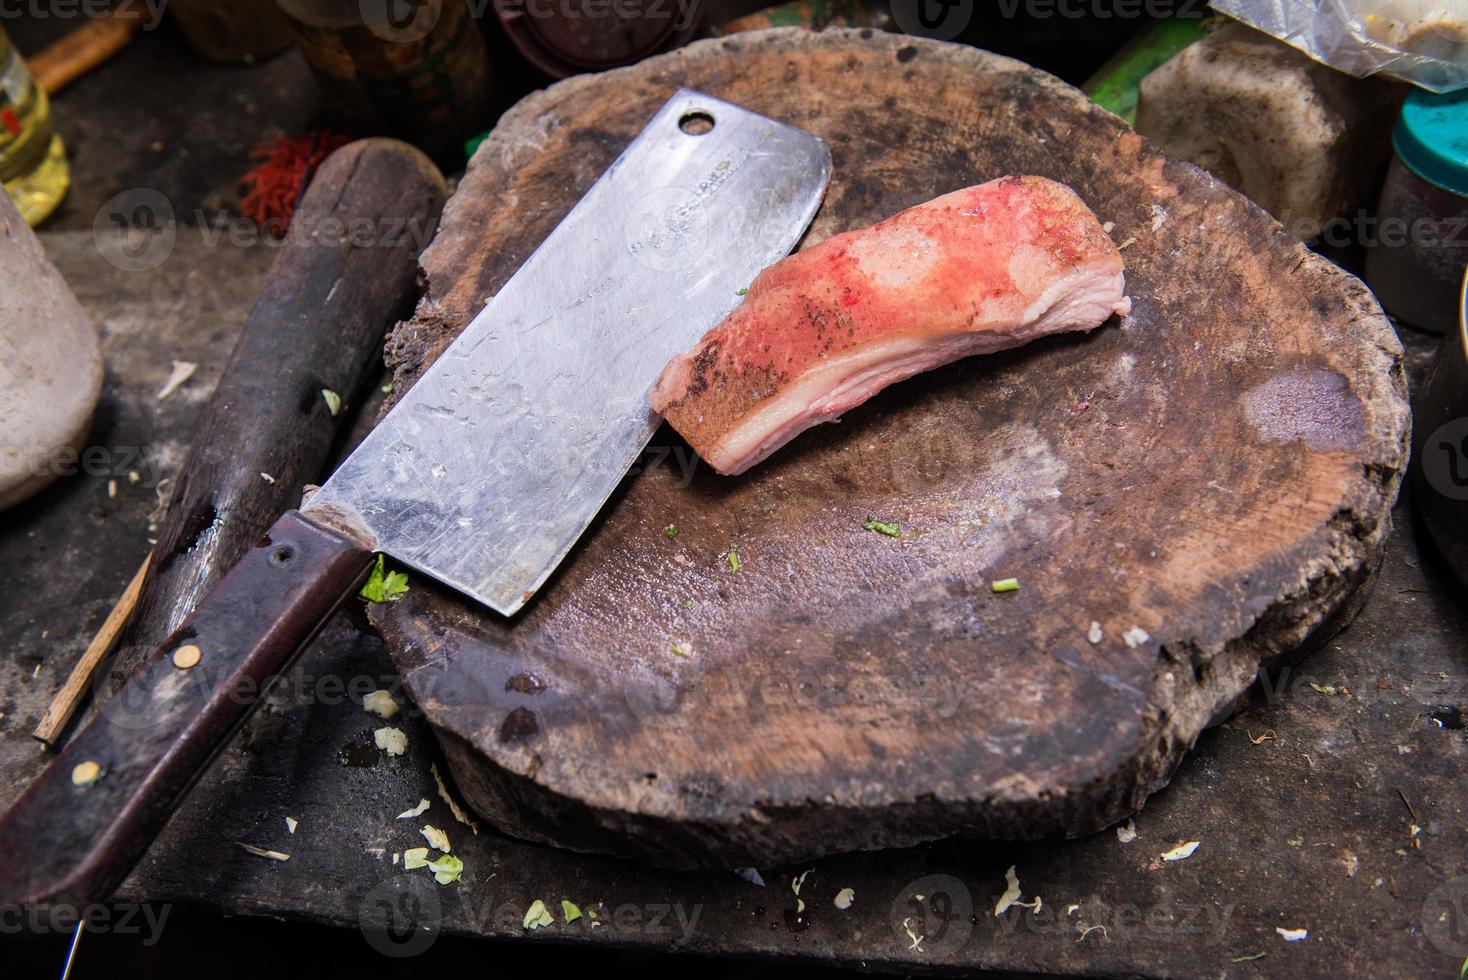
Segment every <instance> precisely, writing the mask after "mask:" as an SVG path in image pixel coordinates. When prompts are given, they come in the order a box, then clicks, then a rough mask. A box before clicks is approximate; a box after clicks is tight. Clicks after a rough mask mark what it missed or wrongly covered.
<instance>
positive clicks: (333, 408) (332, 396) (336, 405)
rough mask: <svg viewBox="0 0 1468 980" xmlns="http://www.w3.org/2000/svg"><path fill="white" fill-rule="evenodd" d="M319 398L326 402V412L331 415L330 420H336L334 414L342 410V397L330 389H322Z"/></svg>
mask: <svg viewBox="0 0 1468 980" xmlns="http://www.w3.org/2000/svg"><path fill="white" fill-rule="evenodd" d="M321 397H322V399H323V400H325V402H326V410H327V411H328V412H330V413H331V417H332V418H336V413H337V412H340V411H341V410H342V396H341V395H338V394H337V393H336V392H334V391H332V390H331V389H330V388H322V389H321Z"/></svg>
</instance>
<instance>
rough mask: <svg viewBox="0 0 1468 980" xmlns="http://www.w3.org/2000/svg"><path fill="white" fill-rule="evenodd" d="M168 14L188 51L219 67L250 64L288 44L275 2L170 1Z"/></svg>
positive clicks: (238, 0)
mask: <svg viewBox="0 0 1468 980" xmlns="http://www.w3.org/2000/svg"><path fill="white" fill-rule="evenodd" d="M168 12H169V14H171V15H172V16H173V19H174V22H175V23H176V24H178V28H179V30H180V31H182V32H183V36H184V39H185V40H187V41H188V42H189V47H191V48H193V49H194V50H195V51H196V52H198V54H199V55H201V56H202V57H204V58H208V59H209V60H210V61H217V62H220V63H221V64H251V63H252V62H254V61H256V60H257V59H259V58H268V57H270V56H271V55H273V54H275V53H277V52H279V51H283V50H285V49H286V48H287V47H289V46H290V43H291V40H292V38H291V32H290V28H289V27H288V26H287V25H286V22H285V17H284V16H283V15H282V14H281V12H280V10H279V8H277V7H276V6H275V0H223V2H221V0H170V2H169V4H168Z"/></svg>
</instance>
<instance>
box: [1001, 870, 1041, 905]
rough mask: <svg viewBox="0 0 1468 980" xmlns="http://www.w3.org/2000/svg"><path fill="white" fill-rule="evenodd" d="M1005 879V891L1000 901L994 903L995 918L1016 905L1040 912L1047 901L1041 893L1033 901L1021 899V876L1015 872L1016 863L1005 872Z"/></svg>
mask: <svg viewBox="0 0 1468 980" xmlns="http://www.w3.org/2000/svg"><path fill="white" fill-rule="evenodd" d="M1004 881H1005V888H1004V893H1003V894H1002V895H1000V896H999V901H997V902H995V903H994V917H995V918H998V917H999V916H1001V915H1003V914H1004V913H1005V912H1007V911H1009V909H1010V908H1011V907H1013V906H1016V905H1017V906H1019V907H1020V908H1022V909H1029V910H1030V911H1032V912H1039V911H1040V909H1041V908H1043V907H1044V905H1045V902H1044V900H1043V899H1042V898H1040V896H1039V895H1036V896H1035V900H1034V901H1033V902H1022V901H1020V898H1021V895H1022V893H1021V892H1020V889H1019V876H1018V875H1016V874H1015V873H1014V865H1012V864H1011V865H1010V866H1009V870H1008V871H1005V872H1004Z"/></svg>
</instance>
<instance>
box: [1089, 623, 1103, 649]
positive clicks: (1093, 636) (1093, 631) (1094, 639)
mask: <svg viewBox="0 0 1468 980" xmlns="http://www.w3.org/2000/svg"><path fill="white" fill-rule="evenodd" d="M1104 635H1105V634H1103V633H1102V632H1101V624H1100V623H1098V622H1096V621H1095V620H1094V619H1093V620H1091V628H1090V629H1089V630H1087V631H1086V639H1087V640H1090V641H1091V645H1092V646H1095V645H1096V644H1097V643H1100V642H1101V638H1102V636H1104Z"/></svg>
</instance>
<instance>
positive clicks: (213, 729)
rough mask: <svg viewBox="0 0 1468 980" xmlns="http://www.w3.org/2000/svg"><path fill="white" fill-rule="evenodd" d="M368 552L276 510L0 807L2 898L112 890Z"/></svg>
mask: <svg viewBox="0 0 1468 980" xmlns="http://www.w3.org/2000/svg"><path fill="white" fill-rule="evenodd" d="M371 560H372V553H371V552H370V551H368V550H367V549H366V548H364V547H362V546H361V545H360V544H358V543H357V542H355V541H352V540H350V539H348V538H346V537H344V536H342V535H340V534H338V533H336V532H334V531H329V530H326V529H324V528H321V527H319V526H317V525H316V524H313V523H311V522H310V521H308V520H306V519H305V518H304V517H302V516H301V515H300V514H299V513H297V512H296V511H290V512H288V513H286V514H285V515H284V516H283V517H281V518H280V519H279V520H278V521H276V522H275V524H274V525H273V526H272V527H271V528H270V531H269V532H268V533H267V534H266V535H265V536H264V537H262V538H261V539H259V540H258V541H257V542H256V543H255V546H254V547H253V548H251V549H250V550H249V551H247V552H246V553H245V555H244V557H243V558H241V560H240V562H239V563H238V564H237V565H235V566H234V568H232V569H231V570H230V571H229V572H228V573H227V574H226V575H225V576H224V578H223V579H222V580H221V581H220V583H219V585H218V586H217V587H215V589H214V590H213V591H212V592H210V593H209V595H208V596H206V597H205V599H204V601H203V602H202V603H201V604H200V605H199V606H198V608H197V609H196V610H195V611H194V613H193V614H192V615H191V616H189V618H188V619H187V620H185V621H184V623H183V625H182V626H181V627H180V628H179V629H178V630H177V631H176V632H175V633H174V634H173V635H172V636H170V637H169V638H168V639H167V640H166V641H165V642H164V643H163V645H162V646H160V647H158V649H156V650H155V651H153V653H152V655H151V656H150V657H149V658H148V660H147V661H146V662H145V663H144V665H143V666H142V668H141V669H140V670H139V671H138V673H137V674H136V675H135V676H134V677H133V679H132V680H131V681H129V682H128V684H127V686H126V687H124V688H123V689H122V691H121V692H120V693H119V694H118V695H117V697H115V698H113V699H112V700H111V701H110V702H108V704H107V705H106V707H104V708H103V709H102V710H101V711H99V712H98V713H97V714H96V715H95V716H94V717H93V718H92V719H91V721H90V722H88V724H87V725H86V726H85V727H84V728H83V729H82V730H81V731H79V732H78V733H77V734H76V736H75V737H74V738H73V739H72V740H71V741H70V742H69V743H68V744H67V746H66V748H65V749H64V750H63V751H62V752H61V754H60V755H59V756H58V757H57V758H56V760H55V761H54V762H53V763H52V764H51V766H50V768H48V769H47V770H46V771H45V772H43V773H42V774H41V776H40V778H38V779H37V780H36V781H35V782H34V783H33V784H32V785H31V786H30V788H28V789H27V790H26V792H25V794H24V795H23V796H21V798H20V799H19V800H18V801H16V803H15V805H14V806H13V807H12V808H11V809H10V811H9V812H8V813H6V814H5V815H4V817H0V855H3V856H4V858H3V860H0V907H3V906H8V905H26V904H34V903H43V904H56V903H71V904H73V905H75V906H77V907H80V906H83V905H86V904H87V903H90V902H94V901H100V900H103V899H105V898H107V897H108V896H109V895H111V894H112V892H113V890H115V889H116V887H117V885H118V884H120V883H121V882H122V879H123V878H124V877H125V876H126V875H127V873H128V871H129V870H131V868H132V867H133V865H134V864H135V863H137V860H138V858H140V857H141V856H142V854H143V852H144V851H146V850H147V848H148V846H149V845H150V844H151V843H152V842H153V839H154V838H155V837H156V836H157V835H158V833H159V832H160V831H161V830H162V829H163V826H164V824H166V823H167V822H168V818H169V816H170V815H171V814H172V813H173V810H174V808H175V806H176V805H177V803H178V801H179V799H180V798H181V797H182V796H183V795H184V793H185V792H187V791H188V789H189V787H190V786H191V785H192V784H193V782H194V779H195V778H196V777H197V776H198V774H199V773H200V772H202V771H203V769H204V767H205V766H206V765H207V763H208V762H209V760H210V758H212V757H213V755H214V754H215V753H216V752H218V751H219V749H220V748H222V747H223V745H224V744H225V742H226V741H227V740H228V738H229V736H230V735H231V734H233V733H234V731H235V730H236V729H237V728H238V727H239V725H240V723H241V722H242V721H244V719H245V717H246V716H247V715H248V714H249V713H250V710H251V709H252V708H253V707H254V706H255V704H256V703H257V702H258V701H259V700H260V698H261V696H262V695H263V693H264V691H265V690H266V689H267V688H268V686H269V684H270V683H271V682H272V681H273V680H274V679H275V678H276V677H279V676H280V675H281V674H282V673H283V672H284V670H285V669H286V668H287V667H288V666H289V665H290V663H291V661H292V659H293V658H294V657H295V655H296V653H297V652H299V651H300V649H301V648H302V647H303V646H304V645H305V644H306V643H307V642H309V641H310V639H311V638H312V637H313V636H314V635H315V634H316V631H317V630H318V629H320V627H321V624H322V623H323V622H324V621H325V620H326V618H327V616H329V615H330V614H331V612H332V611H333V610H334V609H335V608H336V606H337V604H338V603H340V602H341V600H342V599H343V598H344V597H346V596H348V595H350V594H351V592H352V591H353V589H354V588H355V587H356V585H357V583H358V582H359V581H360V580H361V579H362V577H363V575H364V573H365V572H366V571H367V569H368V567H369V565H370V564H371ZM94 774H95V777H96V778H95V779H94V780H93V779H91V778H90V777H91V776H93V775H94Z"/></svg>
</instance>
